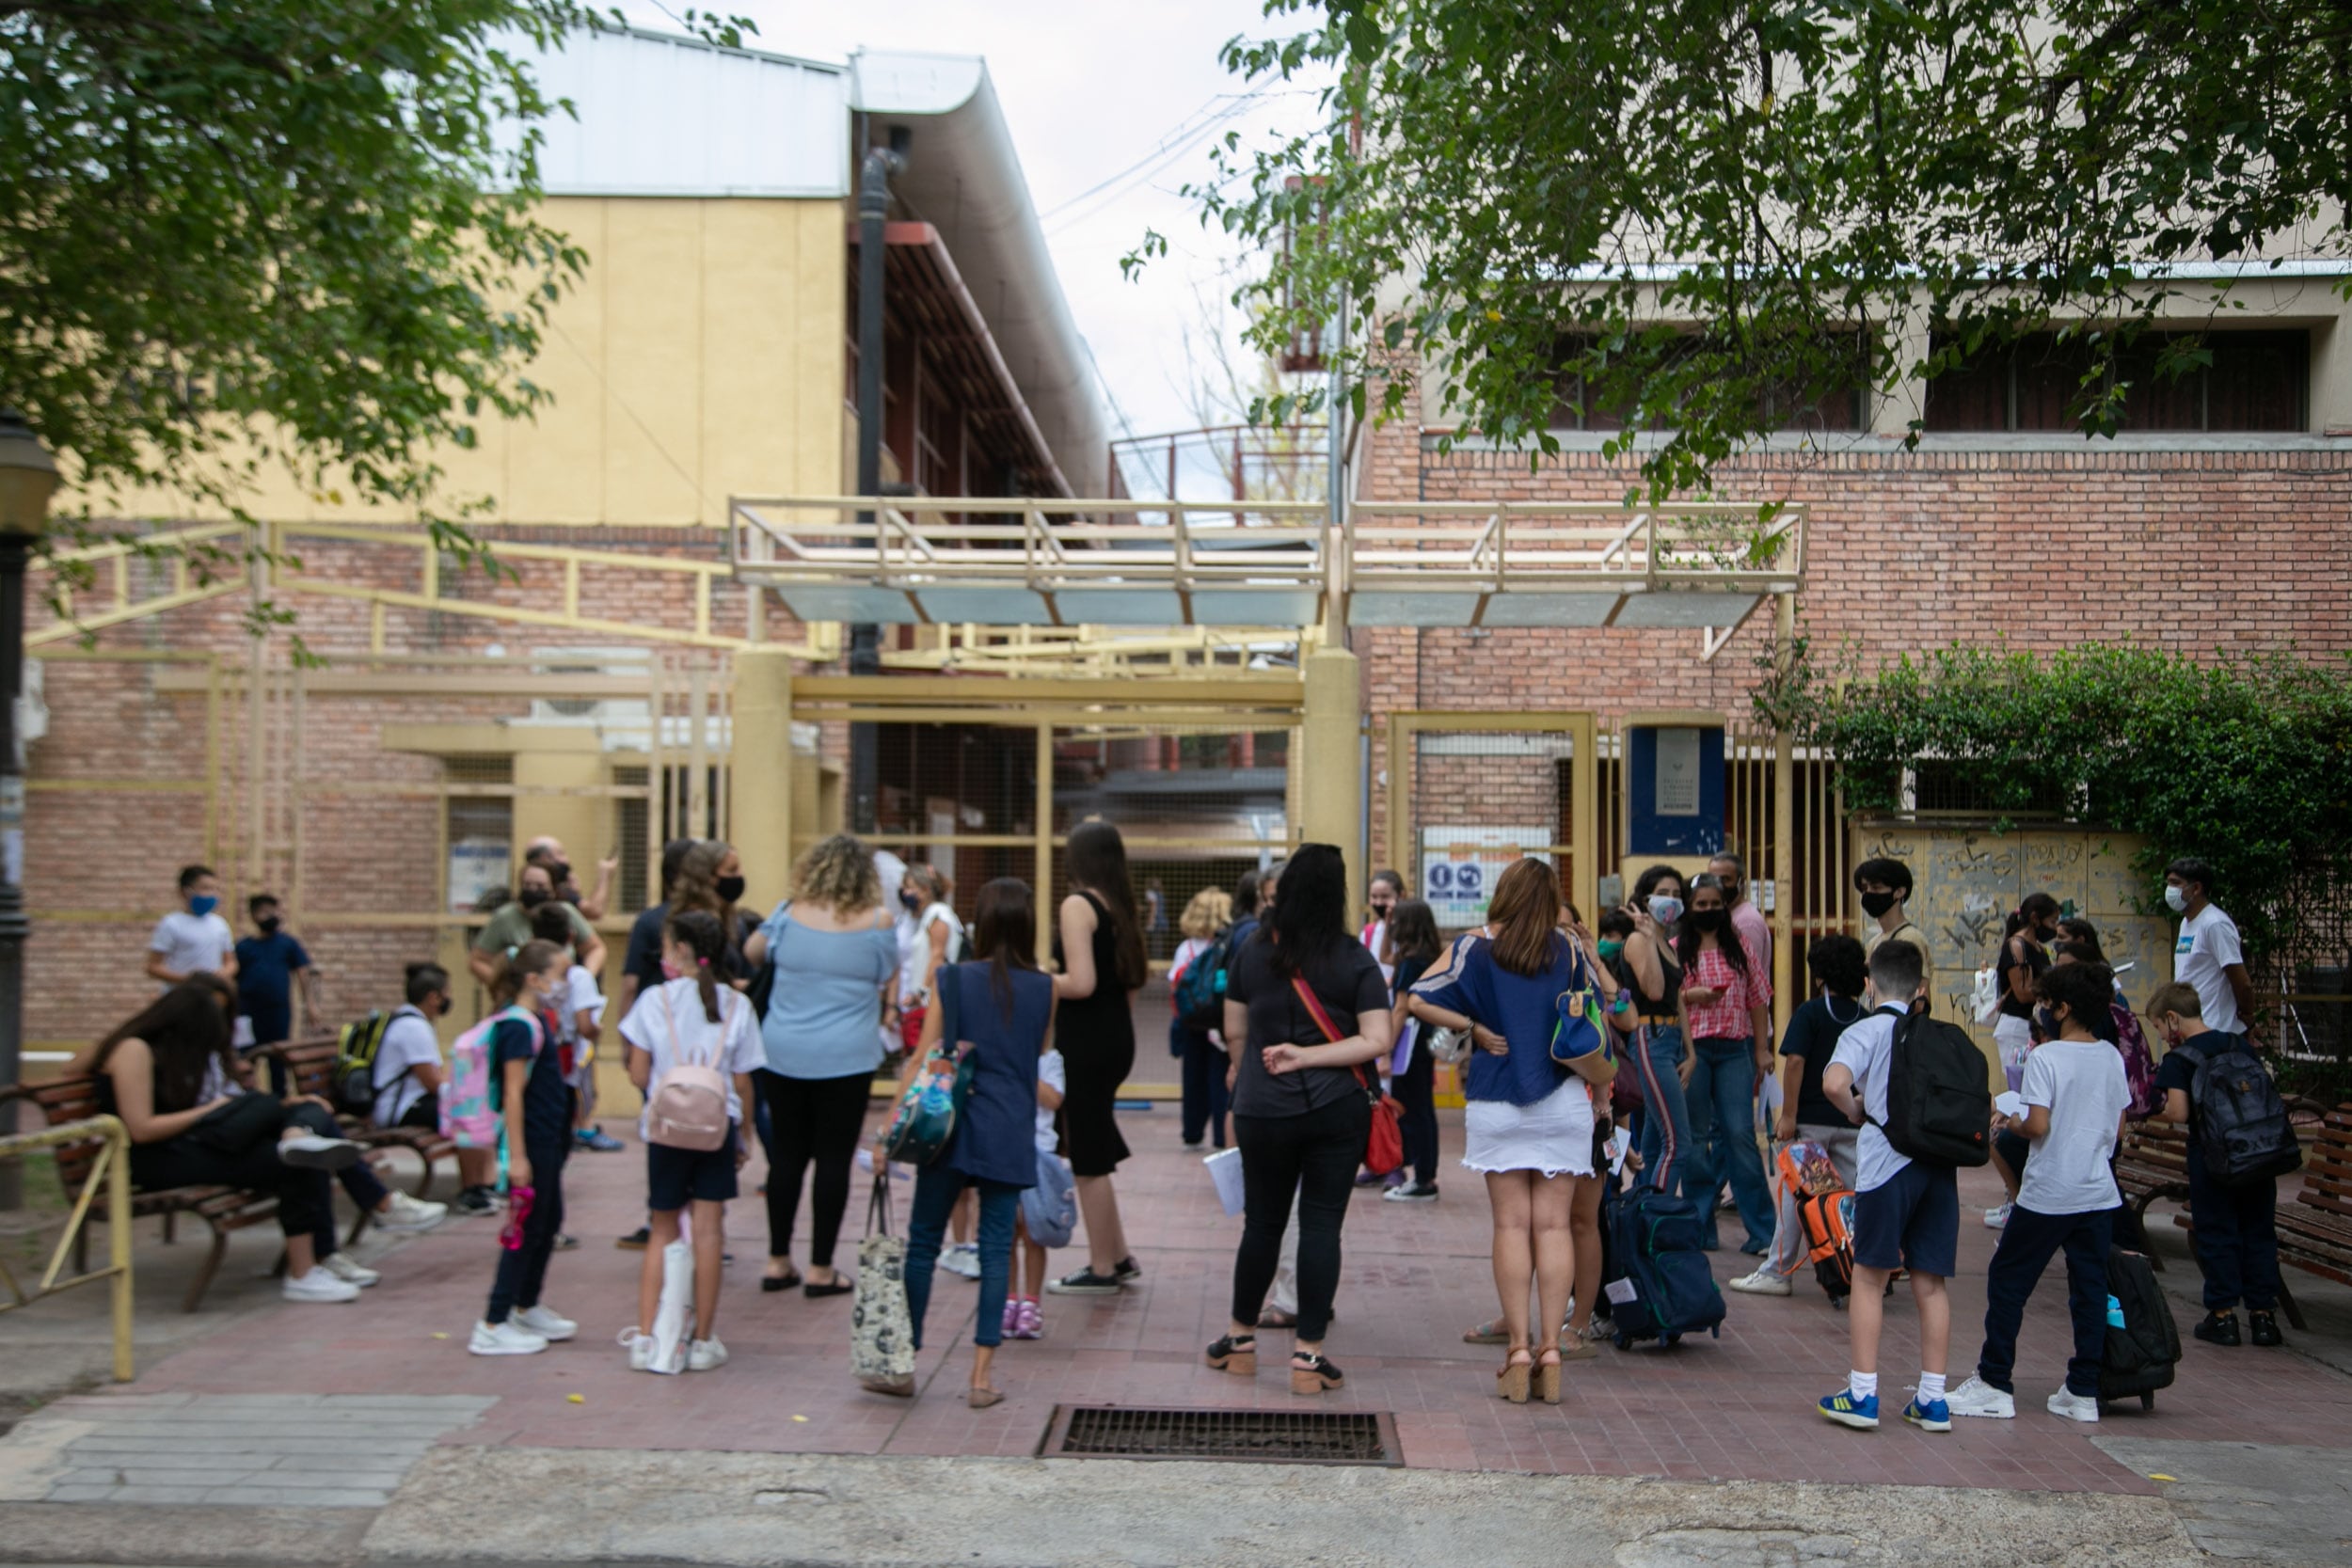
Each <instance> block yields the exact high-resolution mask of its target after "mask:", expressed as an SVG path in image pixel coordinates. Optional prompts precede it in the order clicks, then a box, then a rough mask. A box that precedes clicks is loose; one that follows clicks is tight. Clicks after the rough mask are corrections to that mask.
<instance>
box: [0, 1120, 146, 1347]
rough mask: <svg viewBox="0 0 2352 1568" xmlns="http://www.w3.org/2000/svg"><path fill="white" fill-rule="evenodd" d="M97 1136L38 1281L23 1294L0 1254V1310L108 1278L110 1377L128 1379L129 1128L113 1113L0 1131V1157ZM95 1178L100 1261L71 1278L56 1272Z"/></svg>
mask: <svg viewBox="0 0 2352 1568" xmlns="http://www.w3.org/2000/svg"><path fill="white" fill-rule="evenodd" d="M91 1138H101V1139H103V1140H104V1142H103V1144H102V1145H101V1147H100V1148H99V1150H98V1154H97V1157H96V1158H95V1159H93V1160H92V1161H91V1162H90V1167H89V1174H88V1175H87V1177H85V1178H84V1179H83V1181H82V1193H81V1196H79V1197H77V1198H75V1199H74V1200H73V1212H72V1213H71V1214H69V1215H67V1216H66V1222H65V1229H64V1230H62V1231H60V1232H59V1233H58V1236H57V1246H56V1251H55V1252H54V1253H52V1254H51V1255H50V1258H49V1267H48V1269H47V1270H46V1271H44V1272H43V1273H42V1275H41V1276H40V1284H39V1285H37V1286H35V1287H34V1288H33V1291H32V1292H31V1293H30V1294H29V1295H28V1294H26V1293H25V1291H24V1287H23V1286H22V1285H20V1284H18V1283H17V1278H16V1275H14V1274H13V1273H12V1272H10V1270H9V1268H8V1259H7V1258H6V1257H4V1256H0V1283H4V1284H6V1285H7V1286H8V1297H9V1299H8V1300H7V1301H0V1312H13V1311H15V1310H16V1309H17V1308H18V1307H30V1306H31V1305H32V1304H33V1303H34V1302H36V1301H39V1300H40V1298H41V1297H43V1296H47V1295H55V1294H56V1292H57V1291H71V1290H72V1289H73V1288H74V1287H75V1286H77V1285H89V1284H94V1283H95V1282H97V1281H98V1280H101V1279H107V1280H112V1281H113V1282H114V1288H113V1290H112V1291H111V1294H112V1295H113V1297H114V1320H115V1381H116V1382H117V1383H128V1382H130V1381H131V1315H132V1299H131V1134H130V1132H128V1131H127V1130H126V1129H125V1128H124V1127H123V1125H122V1123H121V1122H119V1121H118V1120H116V1119H115V1118H114V1117H89V1118H88V1119H87V1120H85V1121H69V1122H64V1123H61V1124H59V1125H58V1126H56V1127H48V1128H43V1129H42V1130H41V1131H40V1132H16V1133H10V1134H8V1135H6V1136H0V1160H22V1159H23V1158H24V1156H25V1155H27V1154H30V1153H32V1152H33V1151H35V1150H36V1149H42V1148H59V1147H62V1146H64V1145H67V1144H78V1143H87V1142H88V1141H89V1140H90V1139H91ZM101 1183H103V1185H104V1187H105V1192H106V1266H105V1267H104V1268H103V1269H91V1270H90V1271H88V1272H87V1273H86V1274H77V1275H73V1276H72V1277H71V1278H67V1279H60V1278H58V1277H57V1276H58V1275H61V1274H63V1273H64V1272H65V1265H66V1259H69V1258H71V1257H72V1255H73V1243H74V1239H75V1238H76V1237H77V1236H79V1235H80V1234H81V1230H82V1227H83V1225H84V1224H86V1223H87V1221H88V1219H89V1210H90V1200H91V1199H92V1198H94V1197H96V1196H98V1191H99V1187H100V1185H101Z"/></svg>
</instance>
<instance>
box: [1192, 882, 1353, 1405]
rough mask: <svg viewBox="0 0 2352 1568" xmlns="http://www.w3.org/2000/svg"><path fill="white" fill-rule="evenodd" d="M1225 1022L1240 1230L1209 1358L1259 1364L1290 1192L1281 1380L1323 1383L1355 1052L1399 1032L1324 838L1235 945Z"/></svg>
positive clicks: (1235, 1367)
mask: <svg viewBox="0 0 2352 1568" xmlns="http://www.w3.org/2000/svg"><path fill="white" fill-rule="evenodd" d="M1302 991H1303V992H1304V994H1302ZM1224 1034H1225V1038H1226V1041H1227V1042H1228V1044H1229V1045H1230V1046H1232V1047H1233V1048H1234V1049H1235V1050H1236V1051H1237V1053H1238V1056H1237V1069H1238V1070H1237V1073H1236V1076H1235V1079H1234V1085H1233V1139H1234V1142H1235V1143H1236V1144H1237V1145H1239V1147H1240V1148H1241V1168H1242V1188H1243V1218H1242V1238H1241V1245H1240V1247H1239V1248H1238V1250H1237V1251H1236V1252H1235V1254H1234V1258H1233V1301H1232V1324H1231V1325H1230V1327H1229V1328H1228V1330H1227V1332H1226V1334H1225V1337H1224V1338H1220V1339H1218V1340H1217V1341H1216V1343H1215V1344H1213V1345H1211V1346H1210V1347H1209V1350H1208V1363H1209V1365H1210V1366H1212V1367H1215V1368H1216V1369H1218V1370H1222V1371H1229V1372H1234V1373H1237V1374H1239V1375H1241V1376H1244V1377H1248V1376H1253V1375H1255V1374H1256V1372H1257V1370H1258V1336H1257V1328H1256V1324H1257V1322H1258V1313H1259V1310H1260V1308H1262V1307H1263V1306H1264V1305H1265V1296H1266V1291H1267V1290H1268V1289H1269V1288H1270V1287H1271V1286H1272V1285H1273V1283H1274V1273H1275V1269H1276V1268H1277V1267H1278V1266H1279V1262H1280V1259H1281V1249H1282V1233H1283V1231H1284V1230H1285V1229H1287V1228H1288V1227H1289V1224H1290V1214H1291V1200H1292V1198H1293V1196H1295V1197H1296V1198H1297V1203H1298V1332H1297V1338H1296V1341H1295V1354H1293V1355H1292V1357H1291V1364H1290V1373H1291V1391H1292V1392H1293V1393H1298V1394H1319V1393H1321V1392H1323V1391H1324V1390H1325V1389H1327V1388H1337V1387H1339V1386H1340V1385H1341V1382H1342V1377H1341V1373H1340V1370H1339V1368H1338V1367H1336V1366H1334V1365H1332V1363H1331V1362H1330V1361H1329V1360H1328V1359H1327V1358H1326V1357H1325V1356H1324V1354H1323V1337H1324V1332H1325V1330H1326V1329H1327V1327H1328V1326H1329V1324H1330V1321H1331V1297H1332V1293H1333V1292H1334V1291H1337V1290H1338V1288H1339V1282H1340V1227H1341V1225H1342V1224H1343V1222H1344V1221H1345V1220H1346V1218H1347V1202H1348V1198H1349V1196H1350V1195H1352V1194H1353V1193H1354V1191H1355V1186H1356V1167H1357V1166H1358V1165H1359V1164H1360V1163H1361V1162H1362V1160H1363V1157H1364V1141H1365V1138H1366V1136H1367V1135H1368V1134H1369V1132H1370V1131H1371V1125H1372V1102H1371V1100H1370V1097H1369V1095H1368V1093H1367V1091H1366V1089H1365V1086H1364V1083H1363V1079H1362V1076H1361V1075H1360V1074H1359V1064H1362V1063H1366V1062H1370V1061H1372V1060H1374V1059H1375V1058H1376V1057H1378V1056H1380V1055H1382V1054H1383V1053H1386V1052H1387V1051H1388V1050H1389V1049H1390V1048H1391V1045H1392V1044H1393V1043H1394V1041H1395V1030H1394V1026H1393V1022H1392V1020H1391V1015H1390V1011H1389V988H1388V984H1387V982H1386V981H1384V980H1382V979H1381V977H1380V965H1379V962H1378V960H1376V959H1375V958H1373V956H1372V955H1371V954H1370V953H1369V952H1367V951H1366V950H1365V949H1364V946H1363V944H1362V943H1361V942H1358V941H1356V940H1355V938H1354V937H1353V936H1352V935H1351V934H1350V933H1349V931H1348V929H1347V868H1346V863H1345V862H1344V861H1343V860H1342V859H1341V856H1340V851H1339V850H1338V849H1337V848H1335V847H1332V846H1330V845H1328V844H1309V845H1305V846H1302V847H1300V849H1299V851H1298V853H1297V854H1296V855H1295V856H1294V857H1293V858H1292V860H1291V862H1290V863H1289V864H1288V865H1286V866H1284V867H1283V868H1282V879H1281V881H1280V882H1279V884H1278V887H1277V890H1276V894H1275V901H1274V906H1273V908H1272V910H1271V911H1268V912H1267V913H1266V915H1265V917H1264V924H1263V925H1262V926H1261V927H1259V929H1258V931H1257V933H1256V934H1255V935H1254V936H1252V937H1251V938H1250V939H1249V941H1248V942H1246V943H1244V944H1243V946H1242V948H1241V950H1240V951H1239V952H1238V953H1236V954H1235V955H1234V958H1233V968H1232V977H1231V979H1230V980H1229V981H1228V982H1227V985H1226V990H1225V1030H1224Z"/></svg>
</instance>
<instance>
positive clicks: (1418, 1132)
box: [1380, 898, 1445, 1203]
mask: <svg viewBox="0 0 2352 1568" xmlns="http://www.w3.org/2000/svg"><path fill="white" fill-rule="evenodd" d="M1388 942H1389V951H1390V952H1391V954H1392V955H1393V956H1394V960H1395V965H1396V975H1395V979H1394V981H1393V982H1392V983H1391V987H1390V990H1391V993H1392V994H1393V995H1394V996H1395V998H1396V1002H1395V1006H1393V1008H1391V1014H1392V1018H1393V1027H1394V1028H1395V1029H1396V1030H1397V1032H1398V1033H1399V1034H1400V1035H1401V1034H1402V1033H1403V1031H1405V1030H1406V1029H1408V1028H1409V1029H1411V1030H1412V1031H1413V1052H1412V1054H1411V1055H1410V1056H1408V1057H1407V1058H1406V1063H1405V1070H1404V1071H1402V1072H1399V1073H1397V1074H1395V1075H1394V1079H1393V1084H1394V1087H1395V1091H1396V1103H1397V1106H1398V1108H1399V1110H1400V1111H1401V1112H1402V1113H1403V1114H1402V1115H1401V1116H1400V1117H1399V1118H1398V1125H1397V1131H1398V1132H1401V1133H1402V1134H1404V1138H1405V1164H1406V1165H1407V1166H1408V1167H1409V1168H1410V1169H1411V1171H1412V1173H1413V1176H1412V1180H1409V1181H1406V1183H1405V1184H1404V1185H1402V1186H1397V1187H1391V1188H1390V1189H1389V1190H1388V1191H1387V1192H1385V1193H1383V1194H1381V1195H1380V1196H1382V1197H1383V1198H1384V1199H1386V1200H1387V1201H1389V1202H1391V1203H1435V1202H1437V1201H1438V1099H1437V1079H1438V1059H1437V1058H1436V1057H1435V1056H1432V1055H1431V1054H1430V1053H1429V1042H1428V1040H1426V1039H1424V1038H1423V1036H1424V1035H1425V1034H1427V1033H1428V1031H1427V1030H1426V1029H1424V1028H1422V1025H1421V1024H1420V1023H1419V1022H1417V1021H1414V1020H1413V1019H1411V1018H1410V1017H1409V1015H1408V1014H1407V1013H1406V1001H1407V999H1408V998H1409V997H1410V995H1411V994H1412V990H1413V986H1414V984H1415V982H1417V981H1419V980H1420V979H1421V977H1422V975H1423V974H1426V973H1428V970H1429V966H1430V965H1431V964H1434V963H1436V962H1437V961H1438V958H1439V957H1440V956H1441V955H1443V954H1444V952H1445V942H1443V941H1442V940H1441V939H1440V938H1439V937H1438V920H1437V916H1436V915H1435V914H1434V913H1433V912H1432V911H1430V908H1429V906H1428V904H1426V903H1425V902H1423V901H1422V900H1421V899H1419V898H1400V899H1398V900H1397V901H1396V904H1395V906H1394V907H1393V908H1391V910H1390V911H1389V915H1388Z"/></svg>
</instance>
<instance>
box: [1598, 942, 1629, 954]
mask: <svg viewBox="0 0 2352 1568" xmlns="http://www.w3.org/2000/svg"><path fill="white" fill-rule="evenodd" d="M1624 951H1625V943H1624V942H1617V941H1615V940H1613V939H1612V940H1609V941H1604V942H1601V944H1600V956H1601V957H1602V958H1615V957H1616V956H1617V955H1618V954H1620V953H1622V952H1624Z"/></svg>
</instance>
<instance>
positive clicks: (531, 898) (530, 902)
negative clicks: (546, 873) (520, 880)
mask: <svg viewBox="0 0 2352 1568" xmlns="http://www.w3.org/2000/svg"><path fill="white" fill-rule="evenodd" d="M554 896H555V895H553V894H551V893H549V892H548V890H547V889H546V888H543V887H527V888H525V889H523V890H522V892H520V893H518V894H516V895H515V902H516V903H517V904H520V905H521V906H522V907H523V908H524V909H527V910H535V909H537V908H538V907H539V906H540V905H542V904H544V903H546V902H547V901H548V899H549V898H552V897H554Z"/></svg>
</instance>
